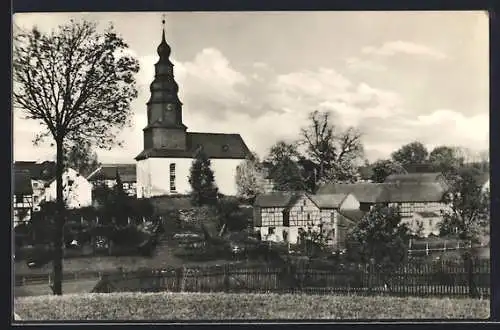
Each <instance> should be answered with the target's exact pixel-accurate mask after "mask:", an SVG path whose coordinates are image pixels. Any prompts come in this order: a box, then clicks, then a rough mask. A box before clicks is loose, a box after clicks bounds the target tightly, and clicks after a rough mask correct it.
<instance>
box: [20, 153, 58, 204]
mask: <svg viewBox="0 0 500 330" xmlns="http://www.w3.org/2000/svg"><path fill="white" fill-rule="evenodd" d="M14 170H15V171H26V172H28V173H29V176H30V178H31V185H32V189H33V211H34V212H37V211H40V203H41V202H42V200H43V198H44V194H45V185H46V183H47V182H49V181H51V180H53V179H54V178H55V177H56V162H53V161H43V162H36V161H17V162H14Z"/></svg>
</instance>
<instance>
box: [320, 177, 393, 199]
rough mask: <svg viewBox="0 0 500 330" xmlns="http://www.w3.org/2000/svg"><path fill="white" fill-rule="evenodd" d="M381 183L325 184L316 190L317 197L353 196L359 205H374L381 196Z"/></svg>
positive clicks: (382, 187)
mask: <svg viewBox="0 0 500 330" xmlns="http://www.w3.org/2000/svg"><path fill="white" fill-rule="evenodd" d="M384 186H385V184H383V183H371V182H361V183H327V184H324V185H322V186H320V187H319V188H318V191H317V192H316V194H317V195H325V194H353V195H354V197H356V199H357V200H358V201H359V202H360V203H375V202H376V201H377V198H378V197H379V196H380V195H381V193H382V191H383V189H384Z"/></svg>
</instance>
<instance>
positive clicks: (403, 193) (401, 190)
mask: <svg viewBox="0 0 500 330" xmlns="http://www.w3.org/2000/svg"><path fill="white" fill-rule="evenodd" d="M447 190H448V189H447V188H446V187H444V186H443V185H442V184H440V183H437V182H434V183H429V182H426V183H402V184H393V185H385V186H384V190H383V191H382V193H381V194H380V195H379V196H378V197H377V202H380V203H391V202H392V203H401V202H441V201H442V200H443V197H444V195H445V194H446V192H447Z"/></svg>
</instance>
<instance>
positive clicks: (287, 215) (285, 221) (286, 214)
mask: <svg viewBox="0 0 500 330" xmlns="http://www.w3.org/2000/svg"><path fill="white" fill-rule="evenodd" d="M283 226H290V211H288V210H283Z"/></svg>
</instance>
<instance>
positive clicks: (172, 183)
mask: <svg viewBox="0 0 500 330" xmlns="http://www.w3.org/2000/svg"><path fill="white" fill-rule="evenodd" d="M175 190H176V189H175V164H174V163H172V164H170V191H171V192H173V191H175Z"/></svg>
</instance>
